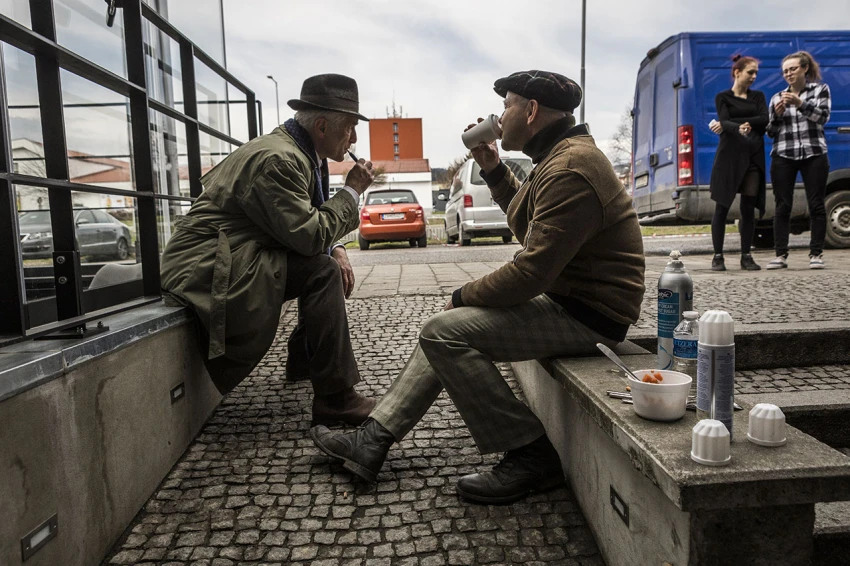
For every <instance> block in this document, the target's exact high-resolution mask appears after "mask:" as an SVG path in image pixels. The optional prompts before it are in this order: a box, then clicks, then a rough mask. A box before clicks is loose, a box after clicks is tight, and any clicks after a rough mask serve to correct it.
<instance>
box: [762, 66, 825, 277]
mask: <svg viewBox="0 0 850 566" xmlns="http://www.w3.org/2000/svg"><path fill="white" fill-rule="evenodd" d="M782 75H783V76H784V77H785V80H786V81H787V82H788V88H787V89H785V90H783V91H781V92H778V93H776V94H775V95H773V98H771V99H770V106H769V111H770V121H769V123H768V126H767V135H769V136H770V137H772V138H773V151H772V152H771V154H770V155H771V157H772V163H771V166H770V176H771V179H772V181H773V194H774V196H775V198H776V211H775V213H774V217H773V235H774V240H775V244H774V245H775V248H776V259H774V260H772V261H771V262H770V263H768V264H767V268H768V269H781V268H783V267H788V263H787V261H786V260H787V259H788V231H789V227H788V224H789V221H790V218H791V205H792V204H793V202H794V184H795V183H796V182H797V173H798V172H799V173H801V174H802V176H803V184H804V185H805V187H806V200H807V201H808V204H809V217H810V219H811V229H812V236H811V241H810V243H809V268H811V269H823V267H824V264H823V241H824V238H825V237H826V207H825V206H824V196H825V193H826V179H827V176H828V175H829V158H828V157H827V153H826V139H825V138H824V135H823V126H824V124H826V123H827V121H828V120H829V111H830V108H831V102H830V95H829V86H827V84H826V83H823V82H820V81H821V76H820V67H819V66H818V64H817V61H815V60H814V58H813V57H812V56H811V55H810V54H809V53H807V52H805V51H798V52H797V53H792V54H791V55H788V56H786V57H785V59H783V60H782Z"/></svg>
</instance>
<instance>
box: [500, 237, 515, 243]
mask: <svg viewBox="0 0 850 566" xmlns="http://www.w3.org/2000/svg"><path fill="white" fill-rule="evenodd" d="M513 239H514V237H513V236H502V241H503V242H504V243H506V244H510V243H511V242H512V241H513Z"/></svg>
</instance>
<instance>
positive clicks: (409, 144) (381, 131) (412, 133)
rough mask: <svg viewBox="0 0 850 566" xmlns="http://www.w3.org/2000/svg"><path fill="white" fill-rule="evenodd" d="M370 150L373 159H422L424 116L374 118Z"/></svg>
mask: <svg viewBox="0 0 850 566" xmlns="http://www.w3.org/2000/svg"><path fill="white" fill-rule="evenodd" d="M369 151H370V157H371V159H372V161H399V160H403V159H422V158H423V155H422V118H401V117H390V118H372V119H371V120H369Z"/></svg>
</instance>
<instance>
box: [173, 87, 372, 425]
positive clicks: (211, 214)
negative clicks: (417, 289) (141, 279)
mask: <svg viewBox="0 0 850 566" xmlns="http://www.w3.org/2000/svg"><path fill="white" fill-rule="evenodd" d="M288 104H289V106H290V107H291V108H292V109H294V110H295V111H296V112H295V117H294V118H293V119H290V120H287V121H286V122H285V123H284V124H282V125H281V126H279V127H277V128H275V129H274V130H273V131H272V132H271V133H269V134H267V135H264V136H260V137H258V138H255V139H253V140H251V141H249V142H248V143H246V144H244V145H242V146H240V147H239V148H238V149H236V151H234V152H233V153H231V154H230V155H229V156H228V157H227V158H226V159H225V160H224V161H222V162H221V163H219V164H218V165H217V166H216V167H214V168H213V169H212V170H211V171H209V172H208V173H207V174H206V175H204V177H203V178H202V179H201V181H202V183H203V186H204V191H203V192H202V193H201V195H200V196H199V197H198V199H197V200H196V201H195V203H194V204H193V205H192V208H191V209H190V210H189V212H188V213H187V214H186V216H183V217H181V218H179V219H178V221H177V224H176V231H175V233H174V235H173V236H172V238H171V240H169V242H168V244H167V246H166V248H165V251H164V252H163V254H162V288H163V292H164V297H165V301H166V303H167V304H175V305H184V306H187V307H189V308H191V309H192V310H193V311H194V313H195V314H196V315H197V319H198V322H199V327H200V330H201V348H202V353H203V356H204V362H205V365H206V367H207V370H208V371H209V374H210V377H211V378H212V380H213V383H214V384H215V386H216V387H217V388H218V390H219V391H220V392H221V393H222V394H226V393H228V392H229V391H231V390H232V389H233V388H234V387H236V385H238V384H239V382H241V381H242V380H243V379H244V378H245V377H247V376H248V374H250V373H251V371H252V370H253V369H254V367H255V366H256V365H257V364H258V363H259V362H260V360H261V359H262V358H263V356H264V355H265V354H266V352H267V351H268V349H269V347H270V346H271V344H272V341H273V340H274V338H275V334H276V332H277V330H278V322H279V317H280V309H281V306H282V305H283V303H284V301H287V300H290V299H295V298H298V299H299V302H300V306H301V311H302V319H303V322H304V329H305V333H306V340H307V343H308V344H309V345H310V350H311V356H310V359H309V372H310V378H311V380H312V385H313V391H314V398H313V407H312V410H313V414H312V416H313V422H314V423H326V424H331V423H336V422H344V423H349V424H360V423H362V422H363V421H364V420H365V419H366V417H367V416H368V415H369V413H370V411H371V410H372V409H373V408H374V405H375V401H374V399H369V398H366V397H364V396H362V395H360V394H359V393H358V392H357V391H355V389H354V385H355V384H356V383H357V382H358V381H360V374H359V372H358V369H357V363H356V361H355V359H354V352H353V350H352V347H351V339H350V336H349V330H348V319H347V317H346V312H345V299H346V298H347V297H348V296H349V294H350V293H351V290H352V289H353V286H354V272H353V270H352V269H351V265H350V264H349V262H348V259H347V256H346V253H345V248H344V247H342V246H341V245H336V246H335V245H334V244H335V243H336V242H338V240H339V239H340V238H341V237H342V236H343V235H344V234H346V233H348V232H350V231H351V230H353V229H355V228H356V227H357V225H358V221H359V218H358V213H357V207H358V202H359V198H360V195H361V194H362V193H363V192H364V191H365V190H366V189H367V188H368V187H369V185H370V184H371V183H372V180H373V176H374V173H373V170H372V164H371V163H370V162H366V161H364V160H362V159H361V160H360V161H359V162H357V163H356V164H355V165H354V167H353V168H352V169H351V170H350V172H349V173H348V176H347V177H346V180H345V188H344V190H341V191H339V192H338V193H337V194H335V195H334V196H333V197H332V198H328V197H329V193H328V164H327V160H328V158H330V159H333V160H336V161H342V160H343V158H344V157H345V154H346V151H347V150H348V148H349V147H350V146H351V145H352V144H353V143H355V142H356V141H357V134H356V133H355V126H356V125H357V122H358V120H368V119H367V118H366V117H365V116H363V115H361V114H360V112H359V102H358V90H357V83H356V82H355V81H354V79H351V78H349V77H345V76H343V75H336V74H326V75H318V76H315V77H310V78H308V79H306V80H305V81H304V84H303V87H302V89H301V97H300V98H298V99H296V100H290V101H289V103H288ZM331 248H332V249H331ZM329 250H330V251H329Z"/></svg>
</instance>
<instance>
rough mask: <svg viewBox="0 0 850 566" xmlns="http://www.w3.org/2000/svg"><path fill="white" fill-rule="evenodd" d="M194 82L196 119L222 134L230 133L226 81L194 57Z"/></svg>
mask: <svg viewBox="0 0 850 566" xmlns="http://www.w3.org/2000/svg"><path fill="white" fill-rule="evenodd" d="M195 83H196V92H197V97H198V120H199V121H200V122H202V123H204V124H206V125H207V126H210V127H211V128H215V129H216V130H218V131H219V132H221V133H223V134H227V135H230V120H229V115H228V112H227V82H226V81H225V80H224V79H223V78H221V77H220V76H219V75H218V74H217V73H215V72H214V71H213V70H212V69H210V68H209V67H207V66H206V65H204V64H203V63H201V62H200V61H198V59H197V58H196V59H195Z"/></svg>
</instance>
